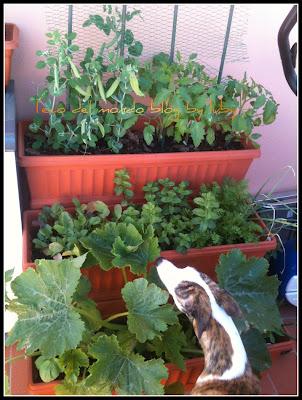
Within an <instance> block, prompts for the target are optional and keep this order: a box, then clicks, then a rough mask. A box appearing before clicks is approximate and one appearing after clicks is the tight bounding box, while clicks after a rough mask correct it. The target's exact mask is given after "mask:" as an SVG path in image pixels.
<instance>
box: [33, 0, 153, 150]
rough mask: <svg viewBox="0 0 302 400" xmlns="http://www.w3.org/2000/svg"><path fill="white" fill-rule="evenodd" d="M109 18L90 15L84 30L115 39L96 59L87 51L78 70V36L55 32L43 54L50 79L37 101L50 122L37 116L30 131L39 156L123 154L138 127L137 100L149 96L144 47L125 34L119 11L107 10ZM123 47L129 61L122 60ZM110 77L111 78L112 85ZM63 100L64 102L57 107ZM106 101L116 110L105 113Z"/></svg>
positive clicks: (130, 15) (40, 65) (42, 65)
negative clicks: (142, 69)
mask: <svg viewBox="0 0 302 400" xmlns="http://www.w3.org/2000/svg"><path fill="white" fill-rule="evenodd" d="M103 12H104V16H103V17H102V16H100V15H90V16H89V19H88V20H87V21H85V22H84V24H83V26H84V27H88V26H90V25H94V26H96V27H97V28H98V29H99V30H100V31H101V32H103V33H105V35H106V36H109V35H111V36H112V34H113V38H111V40H108V42H103V43H102V45H101V47H100V49H99V52H98V54H97V55H96V56H95V55H94V51H93V49H92V48H87V49H86V52H85V57H84V59H83V60H82V61H81V62H80V63H79V64H80V65H79V66H77V65H75V63H74V62H73V53H74V52H76V51H78V50H79V46H77V45H75V44H71V42H72V41H73V40H74V39H75V38H76V33H75V32H72V33H71V34H69V35H63V34H61V33H60V32H58V31H54V32H49V33H47V34H46V35H47V36H48V37H49V38H50V40H48V44H49V45H50V50H47V51H41V50H39V51H37V55H38V56H40V57H43V60H41V61H38V62H37V64H36V67H37V68H39V69H41V68H45V67H47V68H48V70H49V75H48V76H47V86H46V87H44V88H42V89H41V90H39V92H38V93H37V95H36V96H33V97H32V98H31V100H32V101H33V102H34V103H35V105H36V107H38V105H39V104H41V105H42V106H43V107H44V108H45V109H46V110H47V111H48V112H49V113H50V116H49V120H48V123H43V120H42V118H41V117H40V116H39V115H37V116H36V117H35V118H34V120H33V122H32V124H30V126H29V129H30V131H31V133H29V134H28V136H29V137H30V138H31V140H32V141H33V143H32V148H33V149H34V150H39V149H42V150H48V149H53V150H57V151H58V150H60V151H63V152H65V153H68V152H71V151H74V152H78V151H81V152H83V151H84V153H85V154H86V152H87V149H95V148H96V147H97V146H99V145H103V147H105V148H106V146H107V147H108V148H109V149H110V150H111V151H112V152H115V153H118V152H119V151H120V150H121V148H122V143H121V142H120V139H121V138H122V137H123V136H124V135H125V133H126V132H127V130H128V129H129V128H131V127H132V126H133V125H134V124H135V123H136V121H137V119H138V115H139V114H138V113H137V112H136V110H135V107H134V106H135V103H134V100H133V95H132V94H133V92H134V93H135V94H137V95H139V96H143V93H142V92H141V90H140V88H139V84H138V78H137V73H138V66H139V63H138V61H137V57H139V56H140V54H141V52H142V49H143V46H142V44H141V42H139V41H137V40H135V39H134V35H133V33H132V31H131V30H129V29H126V31H125V32H124V30H123V24H122V14H121V13H120V11H119V9H118V8H117V7H115V9H114V10H113V8H112V6H111V5H109V6H106V5H104V6H103ZM137 15H140V11H138V10H134V11H133V12H130V11H128V12H127V14H126V20H127V21H130V20H131V19H132V18H134V17H135V16H137ZM122 44H123V49H124V51H127V52H128V57H124V56H123V55H122V54H121V47H122ZM105 74H107V75H108V74H109V75H110V78H109V79H108V78H106V82H105ZM63 95H66V96H67V100H68V103H69V104H70V106H71V108H72V109H71V110H70V109H67V106H66V104H65V103H64V102H63V101H62V99H61V97H62V96H63ZM57 100H60V101H59V102H58V103H57ZM101 101H102V102H103V103H105V104H106V105H107V106H108V105H109V104H110V105H111V108H110V107H109V108H108V107H107V108H106V109H104V110H103V108H101V109H100V107H99V106H100V102H101ZM56 103H57V104H56ZM112 105H114V107H112ZM136 106H137V109H139V108H140V110H143V112H144V110H145V106H143V105H141V104H138V103H137V105H136ZM115 109H116V110H115ZM106 110H107V111H106Z"/></svg>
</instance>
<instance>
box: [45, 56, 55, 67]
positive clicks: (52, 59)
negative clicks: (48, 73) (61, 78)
mask: <svg viewBox="0 0 302 400" xmlns="http://www.w3.org/2000/svg"><path fill="white" fill-rule="evenodd" d="M46 62H47V64H48V65H54V64H56V62H57V59H56V58H55V57H48V58H47V61H46Z"/></svg>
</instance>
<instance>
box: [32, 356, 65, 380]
mask: <svg viewBox="0 0 302 400" xmlns="http://www.w3.org/2000/svg"><path fill="white" fill-rule="evenodd" d="M35 364H36V367H37V368H38V370H39V374H40V377H41V379H42V381H43V382H51V381H54V380H55V379H56V378H57V377H58V376H59V375H60V373H61V372H62V369H61V368H60V366H59V363H58V359H56V358H47V357H44V356H40V357H39V358H37V359H36V361H35Z"/></svg>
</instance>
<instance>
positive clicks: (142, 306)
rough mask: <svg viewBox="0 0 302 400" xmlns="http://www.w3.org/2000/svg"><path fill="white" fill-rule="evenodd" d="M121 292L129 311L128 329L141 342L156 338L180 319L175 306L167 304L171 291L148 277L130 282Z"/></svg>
mask: <svg viewBox="0 0 302 400" xmlns="http://www.w3.org/2000/svg"><path fill="white" fill-rule="evenodd" d="M121 292H122V296H123V299H124V300H125V302H126V306H127V309H128V311H129V314H128V321H127V323H128V329H129V331H130V332H132V333H135V335H136V338H137V340H138V341H139V342H141V343H144V342H145V341H146V340H152V339H154V338H155V336H158V335H160V333H161V332H163V331H165V330H167V329H168V325H173V324H175V323H176V322H177V321H178V319H177V315H176V313H175V312H174V310H173V306H172V305H171V304H166V303H167V301H168V298H169V293H168V292H167V291H165V290H162V289H160V288H159V287H157V286H156V285H154V284H153V283H151V284H148V281H147V280H146V279H144V278H139V279H135V280H134V281H133V282H128V283H127V284H126V285H125V287H124V288H123V289H122V291H121Z"/></svg>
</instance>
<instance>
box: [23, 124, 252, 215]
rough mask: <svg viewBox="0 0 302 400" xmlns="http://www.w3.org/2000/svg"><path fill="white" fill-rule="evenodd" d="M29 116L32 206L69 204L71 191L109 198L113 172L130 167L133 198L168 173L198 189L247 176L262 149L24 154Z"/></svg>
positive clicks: (84, 196) (27, 169) (27, 171)
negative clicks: (52, 154) (148, 184)
mask: <svg viewBox="0 0 302 400" xmlns="http://www.w3.org/2000/svg"><path fill="white" fill-rule="evenodd" d="M28 125H29V122H28V121H22V122H19V124H18V164H19V166H20V167H22V168H24V170H25V175H26V178H27V183H28V188H29V194H30V206H29V208H30V209H37V208H41V207H43V206H45V205H50V204H53V203H55V202H60V203H62V204H64V205H66V206H68V205H71V199H72V197H77V198H78V199H79V200H80V201H81V202H87V201H91V200H96V199H99V200H103V201H105V202H111V201H112V200H113V199H114V197H115V195H114V181H113V180H114V173H115V171H116V170H118V169H121V168H127V170H128V171H129V173H130V176H131V181H132V183H133V189H134V193H135V200H138V199H142V198H143V192H142V187H143V186H144V185H145V184H146V183H147V182H150V181H155V180H157V179H160V178H170V179H171V180H173V181H175V182H177V183H179V182H180V181H182V180H188V181H190V184H191V187H192V188H193V190H195V191H198V190H199V187H200V185H201V184H202V183H210V182H213V181H217V182H218V183H221V182H222V180H223V178H224V177H225V176H229V177H232V178H234V179H236V180H240V179H243V178H244V177H245V175H246V173H247V171H248V169H249V166H250V164H251V163H252V161H253V160H254V159H255V158H258V157H260V149H259V148H258V149H255V148H253V146H252V145H251V144H249V145H248V146H247V147H246V149H245V150H228V151H204V152H190V153H189V152H183V153H154V154H113V155H110V154H109V155H85V156H84V155H66V156H63V155H60V156H45V155H41V156H26V155H25V150H24V135H25V132H26V129H27V126H28Z"/></svg>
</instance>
